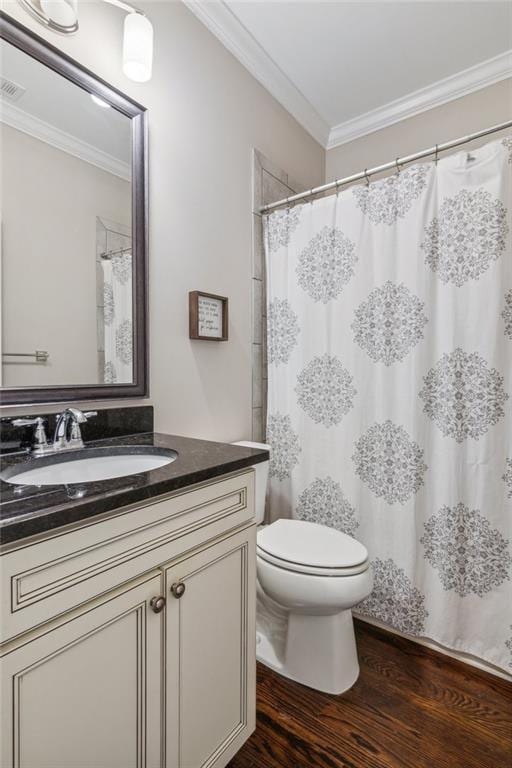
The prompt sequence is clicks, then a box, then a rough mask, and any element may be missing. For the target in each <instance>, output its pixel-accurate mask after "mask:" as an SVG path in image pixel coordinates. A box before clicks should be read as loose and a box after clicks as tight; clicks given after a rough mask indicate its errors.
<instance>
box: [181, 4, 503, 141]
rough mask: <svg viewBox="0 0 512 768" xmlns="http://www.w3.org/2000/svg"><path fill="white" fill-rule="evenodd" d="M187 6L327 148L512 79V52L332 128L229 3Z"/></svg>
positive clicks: (483, 62)
mask: <svg viewBox="0 0 512 768" xmlns="http://www.w3.org/2000/svg"><path fill="white" fill-rule="evenodd" d="M183 2H184V4H185V5H186V6H187V8H188V9H189V10H190V11H191V12H192V13H193V14H194V16H196V17H197V18H198V19H199V20H200V21H201V22H202V23H203V24H204V25H205V27H207V28H208V29H209V30H210V32H212V34H214V35H215V37H217V38H218V40H220V42H221V43H222V44H223V45H224V47H225V48H227V49H228V51H230V52H231V53H232V54H233V55H234V56H235V57H236V58H237V59H238V61H239V62H240V63H241V64H243V66H244V67H245V68H246V69H248V70H249V72H250V73H251V75H253V77H255V78H256V80H258V82H260V83H261V84H262V85H263V86H264V88H266V89H267V91H269V92H270V93H271V94H272V96H274V97H275V98H276V99H277V101H279V102H280V104H281V105H282V106H283V107H284V108H285V109H286V110H287V111H288V112H289V113H290V114H291V115H292V116H293V117H294V118H295V119H296V120H297V122H298V123H300V125H302V127H303V128H305V129H306V131H308V133H310V134H311V136H313V138H314V139H316V141H318V143H319V144H321V145H322V146H323V147H324V149H333V148H334V147H338V146H340V145H341V144H346V143H347V142H349V141H354V139H358V138H360V137H361V136H366V135H367V134H369V133H373V132H374V131H379V130H380V129H381V128H386V127H387V126H389V125H393V123H398V122H399V121H400V120H405V119H406V118H408V117H413V116H414V115H418V114H420V113H421V112H426V111H427V110H429V109H432V108H433V107H438V106H440V105H441V104H446V103H447V102H449V101H453V100H454V99H458V98H460V97H461V96H466V95H467V94H468V93H472V92H473V91H478V90H480V89H481V88H485V87H486V86H488V85H493V84H494V83H497V82H499V81H500V80H505V79H507V78H509V77H512V50H510V51H505V52H504V53H501V54H499V55H498V56H495V57H494V58H492V59H488V60H486V61H482V62H481V63H479V64H476V65H475V66H472V67H469V68H468V69H465V70H463V71H462V72H457V73H456V74H454V75H450V76H449V77H446V78H444V79H443V80H438V81H437V82H435V83H432V84H431V85H429V86H427V87H425V88H421V89H419V90H417V91H414V92H413V93H409V94H407V95H406V96H402V97H401V98H399V99H396V100H395V101H391V102H389V103H388V104H384V105H383V106H381V107H377V109H372V110H371V111H370V112H366V113H365V114H363V115H357V117H354V118H352V119H350V120H346V121H344V122H343V123H340V124H339V125H335V126H333V127H332V128H330V127H329V125H328V124H327V122H326V121H325V120H324V119H323V118H322V117H321V115H319V114H318V112H317V111H316V109H315V108H314V107H313V105H312V104H311V103H310V102H309V101H308V100H307V99H306V97H305V96H304V95H303V94H302V93H301V91H300V90H299V89H298V88H297V87H296V86H295V85H294V84H293V82H292V81H291V80H290V79H289V78H288V77H287V75H285V73H284V72H283V71H282V70H281V69H280V68H279V67H278V66H277V64H276V63H275V62H274V60H273V59H272V58H271V57H270V56H269V55H268V53H267V52H266V51H265V50H264V48H263V47H262V46H261V45H260V44H259V43H258V42H257V41H256V40H255V38H254V37H253V36H252V35H251V33H250V32H249V31H248V30H247V29H246V28H245V27H244V25H243V24H242V23H241V22H240V20H239V19H238V18H237V16H236V15H235V14H234V13H233V12H232V11H231V9H230V8H229V6H227V5H226V3H225V2H223V0H208V2H204V0H183Z"/></svg>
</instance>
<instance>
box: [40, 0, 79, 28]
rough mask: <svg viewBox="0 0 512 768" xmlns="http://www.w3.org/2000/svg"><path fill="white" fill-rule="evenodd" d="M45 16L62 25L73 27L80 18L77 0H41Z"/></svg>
mask: <svg viewBox="0 0 512 768" xmlns="http://www.w3.org/2000/svg"><path fill="white" fill-rule="evenodd" d="M40 6H41V10H42V11H43V13H44V14H45V16H46V17H47V18H48V19H50V20H51V21H53V22H55V24H59V26H62V27H72V26H73V24H76V21H77V19H78V8H77V0H40Z"/></svg>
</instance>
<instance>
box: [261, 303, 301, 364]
mask: <svg viewBox="0 0 512 768" xmlns="http://www.w3.org/2000/svg"><path fill="white" fill-rule="evenodd" d="M267 324H268V344H267V356H268V362H269V363H275V364H279V363H287V362H288V360H289V359H290V355H291V353H292V351H293V348H294V347H295V346H297V338H298V335H299V333H300V328H299V323H298V317H297V315H296V313H295V312H294V311H293V309H292V307H291V304H290V302H289V301H287V300H286V299H274V301H271V302H270V304H269V306H268V312H267Z"/></svg>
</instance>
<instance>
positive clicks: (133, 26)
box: [123, 13, 153, 83]
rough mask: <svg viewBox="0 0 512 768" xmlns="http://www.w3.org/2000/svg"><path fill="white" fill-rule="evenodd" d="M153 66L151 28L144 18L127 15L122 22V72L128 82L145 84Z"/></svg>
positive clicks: (138, 15)
mask: <svg viewBox="0 0 512 768" xmlns="http://www.w3.org/2000/svg"><path fill="white" fill-rule="evenodd" d="M152 65H153V26H152V24H151V22H150V21H149V19H148V18H146V16H143V15H142V14H140V13H129V14H128V16H126V18H125V20H124V43H123V72H124V73H125V75H126V77H129V78H130V80H135V81H136V82H137V83H145V82H146V81H147V80H149V79H150V77H151V68H152Z"/></svg>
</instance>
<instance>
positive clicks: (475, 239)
mask: <svg viewBox="0 0 512 768" xmlns="http://www.w3.org/2000/svg"><path fill="white" fill-rule="evenodd" d="M507 235H508V224H507V211H506V209H505V206H504V205H503V203H502V202H501V201H500V200H498V199H496V198H494V197H493V196H492V195H491V194H490V193H489V192H487V191H486V190H484V189H477V190H475V191H470V190H467V189H462V190H461V191H460V192H458V193H457V195H455V197H451V198H448V199H447V200H445V201H444V203H443V204H442V205H441V207H440V209H439V212H438V214H437V216H435V217H434V219H432V221H431V223H430V224H429V225H428V227H426V228H425V239H424V241H423V243H422V244H421V248H422V249H423V251H424V252H425V261H426V263H427V264H428V265H429V267H430V268H431V269H432V270H433V271H434V272H435V273H436V274H437V275H438V277H439V279H440V280H442V281H443V283H453V284H454V285H456V286H457V287H459V288H460V286H462V285H464V283H466V282H467V281H468V280H476V279H477V278H478V277H480V275H481V274H482V273H483V272H485V271H486V269H488V268H489V266H490V264H491V263H492V262H493V261H496V259H498V258H499V257H500V256H501V255H502V254H503V253H504V252H505V247H506V242H507Z"/></svg>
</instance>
